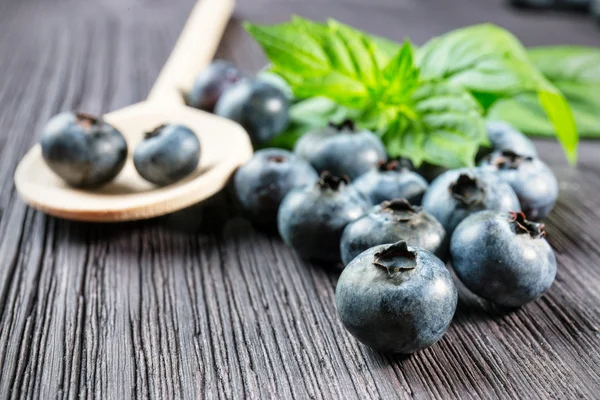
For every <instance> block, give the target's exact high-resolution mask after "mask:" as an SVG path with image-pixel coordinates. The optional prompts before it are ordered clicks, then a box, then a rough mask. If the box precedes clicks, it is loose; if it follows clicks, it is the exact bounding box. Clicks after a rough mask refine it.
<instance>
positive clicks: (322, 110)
mask: <svg viewBox="0 0 600 400" xmlns="http://www.w3.org/2000/svg"><path fill="white" fill-rule="evenodd" d="M359 113H360V111H358V110H353V109H349V108H347V107H343V106H341V105H339V104H337V103H336V102H335V101H333V100H331V99H328V98H326V97H312V98H310V99H306V100H302V101H300V102H298V103H296V104H294V105H293V106H291V107H290V119H291V121H292V122H294V123H297V124H301V125H309V126H326V125H327V124H328V123H329V122H333V123H341V122H342V121H344V120H346V119H355V118H356V117H357V116H358V114H359Z"/></svg>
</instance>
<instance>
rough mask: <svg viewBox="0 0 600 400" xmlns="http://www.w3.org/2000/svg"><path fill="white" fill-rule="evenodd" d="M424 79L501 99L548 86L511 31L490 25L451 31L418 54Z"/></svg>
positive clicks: (434, 40)
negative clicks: (458, 85)
mask: <svg viewBox="0 0 600 400" xmlns="http://www.w3.org/2000/svg"><path fill="white" fill-rule="evenodd" d="M419 65H420V67H421V74H422V77H423V78H424V79H443V80H447V81H449V82H452V83H455V84H460V85H462V86H464V87H466V88H467V89H469V90H470V91H474V92H480V93H494V94H497V95H499V96H506V95H512V94H516V93H521V92H523V91H535V90H537V89H538V88H539V87H540V86H542V85H544V84H547V82H545V79H544V77H543V76H542V75H541V74H540V73H539V72H538V71H537V70H536V69H535V67H534V66H533V65H532V64H531V62H530V60H529V58H528V56H527V53H526V51H525V49H524V48H523V46H522V45H521V43H520V42H519V41H518V39H517V38H515V37H514V36H513V35H512V34H511V33H510V32H508V31H506V30H505V29H502V28H500V27H498V26H495V25H491V24H482V25H474V26H470V27H466V28H462V29H457V30H454V31H451V32H449V33H447V34H445V35H443V36H440V37H437V38H434V39H432V40H430V41H429V42H427V43H426V44H425V45H424V46H423V47H422V48H421V50H420V52H419Z"/></svg>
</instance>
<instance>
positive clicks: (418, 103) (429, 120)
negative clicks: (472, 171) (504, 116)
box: [382, 82, 486, 168]
mask: <svg viewBox="0 0 600 400" xmlns="http://www.w3.org/2000/svg"><path fill="white" fill-rule="evenodd" d="M412 101H413V104H414V112H415V114H416V115H417V116H418V118H417V119H416V120H413V121H411V120H409V119H406V118H405V117H404V116H402V117H401V118H400V123H396V124H392V125H391V126H390V130H388V131H387V132H385V133H384V135H383V137H382V139H383V140H384V142H385V143H386V145H387V148H388V152H390V155H391V156H392V157H398V156H402V157H406V158H408V159H410V160H411V161H412V162H413V163H414V164H415V166H417V167H418V166H419V165H420V164H421V163H422V162H423V161H427V162H430V163H432V164H435V165H443V166H445V167H448V168H459V167H465V166H473V165H474V161H475V154H476V153H477V149H478V148H479V146H480V144H481V143H483V142H484V141H485V140H486V133H485V124H484V121H483V118H482V116H481V113H482V108H481V106H480V105H479V104H478V103H477V101H476V100H475V98H473V96H472V95H471V94H470V93H469V92H468V91H467V90H466V89H464V88H462V87H460V86H457V85H453V84H450V83H448V82H428V83H424V84H423V85H422V86H420V87H419V88H418V89H417V90H416V91H415V92H414V94H413V96H412ZM405 121H406V123H405Z"/></svg>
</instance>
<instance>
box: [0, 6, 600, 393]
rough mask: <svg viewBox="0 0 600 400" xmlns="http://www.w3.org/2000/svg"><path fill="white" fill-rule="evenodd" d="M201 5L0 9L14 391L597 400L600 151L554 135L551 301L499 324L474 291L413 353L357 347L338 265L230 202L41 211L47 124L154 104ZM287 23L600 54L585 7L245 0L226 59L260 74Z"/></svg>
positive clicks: (1, 378) (5, 265)
mask: <svg viewBox="0 0 600 400" xmlns="http://www.w3.org/2000/svg"><path fill="white" fill-rule="evenodd" d="M191 5H192V3H191V0H185V1H177V2H172V1H167V0H162V1H159V0H146V1H142V0H96V1H92V0H88V1H66V0H65V1H60V0H19V1H17V0H0V218H1V219H0V261H1V262H0V398H1V399H8V398H43V399H53V398H78V397H82V398H88V397H97V398H105V399H126V398H133V397H136V398H158V399H169V398H195V397H207V398H242V397H248V398H250V397H251V398H299V399H304V398H315V399H351V398H419V399H426V398H438V399H449V398H459V397H461V398H527V399H533V398H542V399H549V398H555V399H568V398H599V396H600V350H599V348H600V311H599V308H600V307H599V306H600V247H599V240H598V237H599V235H600V229H599V227H600V174H599V173H600V161H599V160H598V157H599V156H598V154H599V151H600V143H591V142H584V143H582V146H581V156H580V163H579V166H578V168H576V169H575V168H570V167H568V166H567V165H566V164H565V162H564V158H563V156H562V154H561V151H560V149H559V147H558V146H557V145H556V144H555V143H553V142H548V141H540V142H539V148H540V151H541V153H542V156H543V158H544V159H545V160H546V161H547V162H548V163H549V164H550V165H551V166H552V168H553V170H554V171H555V173H556V174H557V176H558V178H559V180H560V188H561V193H560V199H559V202H558V205H557V207H556V209H555V210H554V211H553V213H552V214H551V215H550V217H549V218H548V220H547V225H548V240H549V241H550V243H551V244H552V246H553V247H554V248H555V250H556V254H557V258H558V264H559V269H558V276H557V279H556V282H555V284H554V285H553V287H552V289H551V290H550V292H549V293H548V294H547V295H546V296H544V297H543V298H542V299H540V300H539V301H536V302H534V303H533V304H529V305H527V306H525V307H523V308H522V309H520V310H517V311H514V312H512V313H508V314H503V313H501V312H500V311H498V310H495V309H493V308H490V307H488V306H486V305H484V304H482V303H480V302H478V301H477V300H475V299H474V298H472V297H470V296H469V295H466V294H465V293H464V291H462V290H461V299H460V302H459V306H458V311H457V313H456V317H455V320H454V323H453V325H452V326H451V327H450V329H449V331H448V333H447V335H446V336H445V337H444V338H443V340H441V342H439V343H438V344H437V345H435V346H434V347H433V348H430V349H428V350H425V351H422V352H419V353H417V354H414V355H412V356H409V357H395V356H385V355H381V354H378V353H375V352H373V351H371V350H369V349H368V348H365V347H363V346H361V345H359V344H358V343H357V342H356V341H355V340H353V339H352V338H351V337H350V336H349V335H348V334H347V333H346V332H345V331H344V330H343V329H342V327H341V325H340V323H339V322H338V320H337V317H336V313H335V308H334V302H333V300H334V287H335V283H336V279H337V275H336V273H335V272H333V271H326V270H324V269H322V268H318V267H316V266H312V265H310V264H307V263H305V262H302V261H301V260H299V259H298V258H297V257H296V256H295V255H294V253H293V252H292V251H291V250H290V249H288V248H287V247H286V246H285V245H284V244H283V243H282V242H281V241H280V240H279V239H277V238H272V237H267V236H265V235H262V234H259V233H257V232H255V231H254V230H253V229H252V228H251V227H250V225H249V224H248V222H247V221H245V220H244V219H242V218H240V217H238V216H237V214H236V212H235V211H232V206H231V202H230V200H229V197H228V196H227V194H225V193H222V194H219V195H217V196H215V197H214V198H213V199H211V200H210V201H208V202H207V203H206V204H204V205H202V206H198V207H193V208H191V209H188V210H185V211H183V212H180V213H176V214H174V215H171V216H168V217H164V218H159V219H156V220H150V221H143V222H136V223H125V224H115V225H99V224H84V223H74V222H67V221H62V220H59V219H55V218H49V217H47V216H45V215H44V214H42V213H40V212H37V211H34V210H32V209H29V208H28V207H26V206H25V205H24V203H23V202H22V201H21V200H19V198H18V197H17V195H16V192H15V188H14V184H13V178H12V176H13V173H14V170H15V167H16V165H17V163H18V161H19V159H20V158H21V157H22V156H23V155H24V153H25V152H26V151H27V150H28V149H29V147H30V146H32V145H33V144H34V143H35V141H36V138H37V136H38V133H39V131H40V127H41V126H42V125H43V124H44V122H45V121H46V120H47V119H48V118H49V117H50V116H51V115H53V114H55V113H57V112H58V111H61V110H65V109H82V110H87V111H90V112H95V113H99V112H104V111H109V110H112V109H116V108H119V107H121V106H124V105H126V104H129V103H133V102H136V101H138V100H140V99H143V98H144V97H145V95H146V94H147V92H148V90H149V88H150V86H151V84H152V82H153V81H154V79H155V78H156V75H157V73H158V71H159V70H160V68H161V66H162V63H163V62H164V60H165V58H166V56H167V55H168V53H169V51H170V49H171V47H172V45H173V43H174V40H175V39H176V37H177V35H178V33H179V30H180V29H181V26H182V23H183V22H184V21H185V18H186V16H187V13H188V11H189V9H190V7H191ZM291 13H298V14H301V15H305V16H307V17H311V18H318V19H323V18H326V17H329V16H331V17H335V18H338V19H340V20H342V21H344V22H347V23H350V24H352V25H355V26H357V27H360V28H363V29H367V30H369V31H372V32H374V33H378V34H383V35H386V36H389V37H391V38H394V39H401V38H402V37H403V36H405V35H408V36H410V37H411V38H413V39H414V40H415V41H416V42H419V43H421V42H423V41H425V40H426V39H427V38H428V37H430V36H432V35H434V34H439V33H443V32H444V31H447V30H448V29H451V28H454V27H459V26H461V25H464V24H471V23H476V22H484V21H492V22H495V23H498V24H501V25H503V26H505V27H507V28H509V29H511V30H513V31H514V32H515V33H516V34H517V35H518V36H519V37H520V38H521V39H522V40H523V41H524V42H525V43H526V44H528V45H538V44H552V43H574V44H587V45H599V44H600V30H598V29H597V28H596V27H595V26H594V25H593V24H592V23H591V21H589V19H588V18H587V17H586V16H585V15H581V14H568V15H564V14H557V13H545V14H543V15H540V14H533V13H523V12H516V11H513V10H510V9H507V8H505V7H503V4H502V2H501V1H500V0H457V1H448V0H337V1H334V0H271V1H268V0H242V1H241V2H240V4H239V5H238V10H237V12H236V17H235V19H234V20H233V21H232V23H231V24H230V26H229V28H228V30H227V33H226V36H225V39H224V41H223V44H222V46H221V49H220V50H219V53H220V56H221V57H225V58H229V59H232V60H234V61H235V62H237V63H238V64H239V65H240V66H243V67H244V68H246V69H247V70H248V71H249V72H252V71H255V70H257V69H258V68H260V67H261V66H262V65H263V63H264V58H263V56H262V54H261V53H260V51H259V49H258V47H257V46H256V45H255V44H254V43H253V42H252V41H251V40H250V39H249V38H248V37H247V36H246V35H245V34H244V33H243V31H242V29H241V28H240V24H239V22H240V21H241V20H244V19H250V20H252V21H255V22H270V21H282V20H284V19H286V18H288V16H289V15H290V14H291ZM215 134H217V133H215Z"/></svg>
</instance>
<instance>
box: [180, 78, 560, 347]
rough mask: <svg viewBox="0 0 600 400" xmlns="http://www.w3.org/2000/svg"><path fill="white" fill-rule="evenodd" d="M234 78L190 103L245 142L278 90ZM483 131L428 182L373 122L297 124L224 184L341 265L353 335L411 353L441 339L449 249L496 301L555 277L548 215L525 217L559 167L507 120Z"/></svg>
mask: <svg viewBox="0 0 600 400" xmlns="http://www.w3.org/2000/svg"><path fill="white" fill-rule="evenodd" d="M229 67H231V68H233V67H232V66H229ZM229 67H228V68H222V69H221V72H219V69H218V68H214V67H213V68H212V69H210V70H211V74H212V75H211V80H212V81H219V78H218V75H219V73H221V74H222V71H226V72H227V74H226V75H227V76H231V77H236V76H238V75H236V73H234V72H231V70H229ZM215 74H216V75H215ZM235 79H237V78H235ZM232 80H233V78H232ZM235 85H239V83H238V84H234V86H233V88H234V89H233V90H232V89H229V90H227V91H225V92H224V94H223V95H222V96H223V97H221V98H218V96H219V94H218V92H219V90H216V91H214V92H211V95H210V96H206V94H205V95H203V96H204V97H203V96H195V97H192V96H190V99H189V100H190V103H192V104H196V105H197V104H203V107H205V109H207V110H210V109H211V107H212V104H216V105H215V107H214V108H213V110H214V111H215V112H216V113H217V114H219V115H222V116H227V117H229V118H232V119H234V120H236V121H238V122H240V123H241V124H242V125H243V126H244V127H245V128H246V129H247V130H248V132H249V134H250V136H251V138H252V140H253V142H254V143H260V142H263V141H264V140H265V139H269V138H272V137H273V136H275V135H277V133H278V131H279V130H281V129H283V127H284V125H285V124H284V123H283V122H282V121H284V119H285V118H284V117H282V112H285V111H287V100H285V99H286V97H285V94H283V93H281V92H280V93H278V92H279V90H278V89H277V88H276V87H273V86H270V85H269V83H266V82H260V83H259V82H256V81H255V82H254V83H248V84H247V86H246V87H245V88H244V89H242V88H238V89H235V87H236V86H235ZM218 86H219V87H223V85H218ZM259 88H263V89H265V92H263V91H262V90H259ZM266 88H268V90H267V89H266ZM208 92H210V91H208ZM195 93H196V94H197V93H202V91H200V90H198V91H196V92H195ZM204 93H207V91H204ZM214 93H217V94H214ZM232 93H235V97H238V96H242V94H243V95H244V96H245V97H246V99H248V96H249V93H255V94H256V98H255V100H256V101H247V100H246V101H244V102H240V104H245V109H246V111H245V112H244V111H242V110H239V109H237V110H236V111H235V112H231V113H228V114H226V113H224V112H223V111H219V109H220V108H221V104H229V102H230V101H232V100H231V98H230V99H228V100H226V101H224V100H222V99H227V98H229V97H231V96H234V94H232ZM266 93H268V94H269V95H266V96H265V94H266ZM275 93H278V94H277V95H273V94H275ZM271 95H273V96H275V98H276V99H277V101H274V103H275V104H277V106H276V107H275V106H274V107H273V109H272V110H273V111H275V112H273V113H271V114H269V113H265V112H264V111H265V104H266V103H265V102H264V101H260V100H261V99H264V98H269V99H272V98H273V97H272V96H271ZM248 104H253V105H254V106H255V108H254V111H248V107H250V106H248ZM223 107H224V106H223ZM227 108H228V109H230V110H231V109H234V107H230V106H228V107H227ZM242 109H244V107H242ZM257 110H262V112H260V113H258V114H257V115H256V119H252V118H250V116H252V114H253V112H256V111H257ZM242 115H245V117H243V118H242V117H241V116H242ZM265 132H266V133H265ZM487 133H488V136H489V139H490V142H491V143H492V149H490V151H489V152H488V154H487V155H485V156H483V157H482V158H481V160H480V163H479V166H478V167H476V168H463V169H456V170H446V171H443V173H441V174H440V175H439V176H437V177H436V178H435V179H433V181H432V182H431V184H429V183H428V182H427V180H426V179H425V178H423V177H422V176H421V175H419V174H418V173H416V172H415V171H414V169H413V168H412V164H411V163H410V162H407V161H406V160H389V159H388V156H387V154H386V150H385V147H384V145H383V143H382V142H381V140H380V139H379V137H378V136H377V135H375V134H374V133H373V132H370V131H368V130H364V129H358V128H357V127H356V126H355V125H354V124H353V123H352V121H344V122H343V123H341V124H330V125H329V126H327V127H324V128H318V129H315V130H314V131H312V132H309V133H307V134H305V135H303V136H302V137H301V138H300V139H299V140H298V141H297V143H296V145H295V148H294V150H293V152H289V151H286V150H282V149H277V148H264V149H261V150H258V151H257V152H255V154H254V157H253V158H252V160H250V161H249V162H248V163H247V164H246V165H244V166H242V167H241V168H239V169H238V171H237V172H236V174H235V177H234V180H233V191H234V193H235V197H236V198H237V201H238V202H239V204H240V205H241V208H242V209H243V211H244V212H245V214H246V215H247V216H248V218H249V219H250V220H251V221H252V222H253V223H254V224H255V226H257V227H258V228H259V229H260V230H266V231H271V232H273V231H275V232H278V233H279V235H280V236H281V237H282V238H283V240H284V241H285V242H286V243H287V244H288V245H289V246H290V247H292V248H293V249H294V250H295V251H296V252H297V253H298V255H299V256H300V257H302V258H303V259H306V260H310V261H312V262H316V263H323V264H338V263H340V261H341V262H342V263H343V265H345V267H344V269H343V271H342V273H341V276H340V278H339V281H338V284H337V289H336V303H337V310H338V314H339V317H340V319H341V321H342V323H343V325H344V326H345V327H346V328H347V329H348V331H349V332H350V333H351V334H352V335H354V336H355V337H356V338H357V339H358V340H359V341H361V342H362V343H364V344H366V345H368V346H370V347H372V348H374V349H376V350H379V351H384V352H392V353H411V352H413V351H416V350H419V349H423V348H426V347H429V346H431V345H432V344H434V343H435V342H437V341H438V340H439V339H440V338H441V337H442V336H443V334H444V333H445V332H446V330H447V328H448V326H449V325H450V322H451V321H452V318H453V316H454V313H455V310H456V306H457V298H458V295H457V290H456V287H455V284H454V281H453V278H452V275H451V274H450V272H449V270H448V269H447V268H446V264H445V262H446V261H450V262H451V265H452V266H453V268H454V271H455V272H456V275H457V277H458V279H460V280H461V281H462V283H463V284H464V285H465V286H466V287H467V288H468V289H470V290H471V291H472V292H473V293H474V294H476V295H478V296H479V297H481V298H483V299H486V300H488V301H490V302H492V303H495V304H496V305H498V306H501V307H518V306H521V305H523V304H526V303H528V302H530V301H532V300H534V299H536V298H538V297H539V296H541V295H542V294H543V293H544V292H546V291H547V290H548V289H549V288H550V286H551V284H552V282H553V281H554V277H555V274H556V260H555V256H554V253H553V251H552V249H551V247H550V246H549V245H548V243H547V242H546V240H545V232H544V225H543V224H541V223H538V222H533V221H538V220H540V219H543V218H544V217H545V216H546V215H547V214H548V213H549V212H550V211H551V210H552V208H553V206H554V203H555V202H556V199H557V196H558V184H557V181H556V178H555V177H554V175H553V173H552V172H551V171H550V169H549V168H548V167H547V166H546V165H545V164H544V163H543V162H542V161H540V160H539V158H538V157H537V152H536V148H535V147H534V145H533V143H532V142H531V141H530V140H529V139H528V138H527V137H525V136H524V135H523V134H522V133H520V132H519V131H517V130H516V129H514V128H513V127H512V126H510V125H508V124H506V123H503V122H490V123H488V125H487ZM525 215H527V216H528V218H529V219H530V220H528V219H526V217H525Z"/></svg>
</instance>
